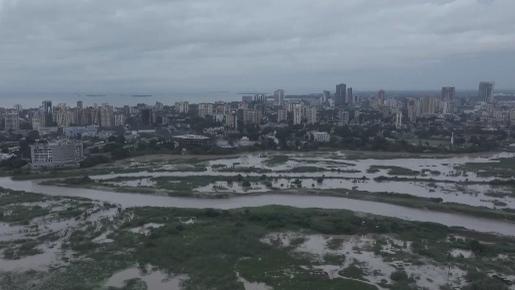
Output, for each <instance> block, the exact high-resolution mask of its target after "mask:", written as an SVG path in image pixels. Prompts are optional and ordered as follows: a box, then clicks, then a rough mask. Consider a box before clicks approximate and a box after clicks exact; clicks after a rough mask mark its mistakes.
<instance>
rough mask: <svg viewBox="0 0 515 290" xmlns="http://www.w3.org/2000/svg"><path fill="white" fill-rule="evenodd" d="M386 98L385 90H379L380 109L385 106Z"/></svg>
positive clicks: (378, 105)
mask: <svg viewBox="0 0 515 290" xmlns="http://www.w3.org/2000/svg"><path fill="white" fill-rule="evenodd" d="M384 100H385V93H384V91H383V90H379V92H377V107H378V108H379V109H382V108H384Z"/></svg>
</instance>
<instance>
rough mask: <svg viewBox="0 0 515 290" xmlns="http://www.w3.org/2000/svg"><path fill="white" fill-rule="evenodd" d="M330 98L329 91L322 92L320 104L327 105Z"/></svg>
mask: <svg viewBox="0 0 515 290" xmlns="http://www.w3.org/2000/svg"><path fill="white" fill-rule="evenodd" d="M330 98H331V92H330V91H323V92H322V99H321V100H320V101H321V103H322V104H327V102H328V101H329V99H330Z"/></svg>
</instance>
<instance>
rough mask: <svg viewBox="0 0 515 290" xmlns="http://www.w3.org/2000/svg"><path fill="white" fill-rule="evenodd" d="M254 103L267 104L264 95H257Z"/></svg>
mask: <svg viewBox="0 0 515 290" xmlns="http://www.w3.org/2000/svg"><path fill="white" fill-rule="evenodd" d="M254 102H257V103H265V102H266V96H265V95H264V94H256V95H254Z"/></svg>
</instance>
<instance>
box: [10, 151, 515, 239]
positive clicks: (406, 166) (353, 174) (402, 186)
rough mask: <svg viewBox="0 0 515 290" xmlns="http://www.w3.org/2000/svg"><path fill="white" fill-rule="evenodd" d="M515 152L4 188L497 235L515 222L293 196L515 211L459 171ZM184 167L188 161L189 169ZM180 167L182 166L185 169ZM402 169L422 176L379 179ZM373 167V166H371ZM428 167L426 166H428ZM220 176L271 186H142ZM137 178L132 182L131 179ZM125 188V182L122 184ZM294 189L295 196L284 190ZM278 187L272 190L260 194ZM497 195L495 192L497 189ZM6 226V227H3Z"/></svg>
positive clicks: (314, 159)
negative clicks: (348, 213)
mask: <svg viewBox="0 0 515 290" xmlns="http://www.w3.org/2000/svg"><path fill="white" fill-rule="evenodd" d="M513 156H514V155H513V154H512V153H489V154H481V155H473V156H468V155H463V156H457V157H452V158H397V159H348V158H347V157H346V155H345V154H343V153H340V152H321V153H309V154H304V153H302V154H301V153H295V154H288V155H278V154H275V153H259V154H258V153H256V154H245V155H242V156H240V157H234V158H225V159H216V160H209V161H202V162H201V163H200V164H195V166H196V167H197V168H199V167H201V166H203V167H204V168H203V169H202V170H194V171H183V170H181V171H176V170H175V169H174V168H175V166H176V165H174V164H168V163H165V164H159V163H158V164H156V163H155V162H153V163H151V166H152V168H149V167H145V164H144V163H131V164H132V165H133V166H136V167H138V168H141V171H138V172H132V173H114V172H113V173H111V174H103V175H95V176H90V178H91V179H93V180H96V181H99V182H103V181H108V182H111V181H109V180H112V179H116V178H118V179H119V178H122V179H128V180H124V181H123V182H122V181H119V180H118V181H117V182H122V183H123V185H124V186H128V187H130V186H134V188H135V190H131V191H130V192H127V193H124V192H123V190H118V191H122V192H114V191H110V190H104V189H102V190H100V189H88V188H68V187H63V186H55V185H42V184H40V181H38V180H23V181H15V180H12V179H11V178H9V177H1V178H0V186H1V187H4V188H8V189H13V190H21V191H28V192H36V193H43V194H47V195H54V196H55V195H57V196H73V197H85V198H90V199H94V200H100V201H105V202H109V203H113V204H118V205H120V206H121V207H140V206H155V207H182V208H216V209H234V208H241V207H259V206H266V205H286V206H293V207H299V208H326V209H347V210H352V211H357V212H363V213H372V214H377V215H383V216H388V217H397V218H401V219H406V220H412V221H424V222H435V223H440V224H444V225H447V226H457V227H464V228H467V229H472V230H476V231H480V232H493V233H500V234H504V235H515V224H514V223H511V222H505V221H500V220H495V221H493V220H489V219H485V218H479V217H473V216H465V215H461V214H451V213H441V212H433V211H429V210H423V209H416V208H408V207H403V206H397V205H392V204H385V203H380V202H373V201H366V200H353V199H349V198H343V197H331V196H320V195H313V196H310V195H293V194H290V193H291V192H292V191H293V192H295V190H296V188H309V189H338V188H344V189H356V190H362V191H369V192H395V193H405V194H410V195H414V196H421V197H431V198H441V199H442V200H443V201H444V202H455V203H462V204H466V205H472V206H485V207H489V208H510V209H515V199H514V198H513V197H512V195H511V192H510V190H511V189H503V188H501V187H492V186H491V185H490V184H487V182H490V181H492V180H494V179H499V178H495V177H484V176H480V175H478V174H477V173H476V172H466V171H460V170H459V169H458V168H459V167H460V166H462V165H464V164H466V163H468V162H474V163H492V162H494V163H495V162H498V160H499V159H500V158H512V157H513ZM182 167H184V166H182ZM182 167H181V168H182ZM399 168H401V169H402V170H401V171H400V172H401V174H408V175H395V176H401V177H408V178H413V177H416V178H417V179H416V180H411V179H410V180H405V181H404V180H402V181H401V180H398V181H392V180H386V181H379V180H377V178H379V177H384V176H393V175H392V172H391V171H394V170H397V171H399ZM372 169H373V170H372ZM425 169H427V170H425ZM193 176H200V177H210V178H213V177H216V178H222V179H224V178H225V179H227V178H236V177H238V176H243V178H250V177H254V178H255V179H256V178H263V176H265V178H266V179H267V180H268V181H269V182H268V183H267V184H264V183H263V182H260V181H259V180H254V181H252V182H250V186H243V185H242V184H241V183H238V182H228V181H223V180H220V181H214V182H210V183H208V184H207V185H199V186H197V187H195V188H194V191H197V192H206V193H209V192H218V191H221V192H231V191H232V192H235V193H240V194H239V195H238V196H234V197H229V198H225V199H209V198H202V199H198V198H193V197H174V196H163V195H152V194H148V193H143V192H142V193H141V194H139V193H137V192H138V188H140V187H141V188H146V187H149V186H153V185H155V184H156V183H155V181H154V180H153V179H154V178H163V177H166V178H171V179H172V181H174V182H180V181H177V180H173V179H174V178H184V177H193ZM131 179H133V180H131ZM123 188H125V187H122V189H123ZM281 189H285V190H286V189H288V190H289V191H288V193H286V192H285V193H284V194H283V193H280V192H281ZM266 192H273V193H269V194H265V195H255V193H266ZM492 192H494V193H495V197H492V195H491V193H492ZM0 226H1V225H0Z"/></svg>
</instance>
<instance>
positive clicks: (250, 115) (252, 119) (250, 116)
mask: <svg viewBox="0 0 515 290" xmlns="http://www.w3.org/2000/svg"><path fill="white" fill-rule="evenodd" d="M261 117H262V114H261V111H259V110H244V111H243V124H244V125H256V124H259V123H260V122H261Z"/></svg>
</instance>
